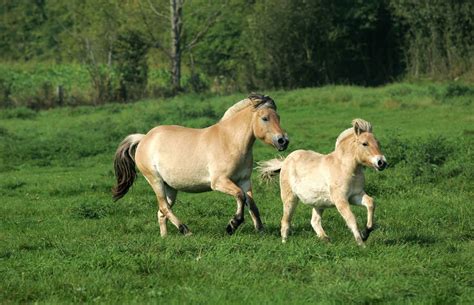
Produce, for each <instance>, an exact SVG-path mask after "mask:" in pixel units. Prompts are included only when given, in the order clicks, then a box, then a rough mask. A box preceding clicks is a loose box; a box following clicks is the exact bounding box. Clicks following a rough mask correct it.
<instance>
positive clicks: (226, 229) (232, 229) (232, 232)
mask: <svg viewBox="0 0 474 305" xmlns="http://www.w3.org/2000/svg"><path fill="white" fill-rule="evenodd" d="M225 231H226V232H227V234H229V235H232V234H234V232H235V229H234V227H233V226H232V225H231V224H230V223H229V224H228V225H227V227H226V228H225Z"/></svg>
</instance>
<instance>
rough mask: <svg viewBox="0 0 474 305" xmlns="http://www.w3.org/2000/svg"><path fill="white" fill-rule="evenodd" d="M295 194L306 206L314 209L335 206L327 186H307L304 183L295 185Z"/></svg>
mask: <svg viewBox="0 0 474 305" xmlns="http://www.w3.org/2000/svg"><path fill="white" fill-rule="evenodd" d="M293 192H294V193H295V194H296V195H297V196H298V198H299V200H300V201H301V202H303V203H304V204H307V205H311V206H314V207H330V206H333V203H332V201H331V195H330V194H329V189H327V187H326V186H325V185H314V184H313V185H312V186H310V187H309V186H307V185H305V184H304V183H301V184H299V185H295V186H294V187H293Z"/></svg>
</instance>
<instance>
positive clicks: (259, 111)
mask: <svg viewBox="0 0 474 305" xmlns="http://www.w3.org/2000/svg"><path fill="white" fill-rule="evenodd" d="M248 98H249V99H250V101H251V102H252V105H253V107H254V114H253V119H252V124H253V133H254V135H255V137H256V138H257V139H260V140H261V141H263V142H264V143H266V144H268V145H273V146H274V147H275V148H276V149H278V150H279V151H283V150H285V149H286V148H287V147H288V144H289V143H290V141H289V140H288V135H287V134H286V132H284V131H283V129H282V128H281V126H280V116H279V115H278V113H277V112H276V110H277V108H276V105H275V102H274V101H273V100H272V99H271V98H270V97H269V96H266V95H260V94H251V95H250V96H249V97H248Z"/></svg>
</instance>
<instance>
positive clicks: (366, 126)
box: [335, 119, 372, 148]
mask: <svg viewBox="0 0 474 305" xmlns="http://www.w3.org/2000/svg"><path fill="white" fill-rule="evenodd" d="M356 130H357V131H358V133H359V134H360V133H362V132H372V124H370V123H369V122H367V121H366V120H363V119H353V120H352V127H351V128H347V129H346V130H344V131H343V132H341V134H340V135H339V136H338V137H337V140H336V147H335V148H337V147H338V146H339V144H340V143H341V142H342V141H343V140H345V139H346V138H348V137H350V136H352V135H355V133H356Z"/></svg>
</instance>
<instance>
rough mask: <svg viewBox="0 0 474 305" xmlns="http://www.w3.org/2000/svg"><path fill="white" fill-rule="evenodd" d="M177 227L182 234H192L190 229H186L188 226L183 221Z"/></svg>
mask: <svg viewBox="0 0 474 305" xmlns="http://www.w3.org/2000/svg"><path fill="white" fill-rule="evenodd" d="M178 229H179V232H180V233H181V234H183V235H184V236H189V235H191V234H192V233H191V231H190V230H189V229H188V227H187V226H186V225H185V224H184V223H182V224H180V225H179V228H178Z"/></svg>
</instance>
